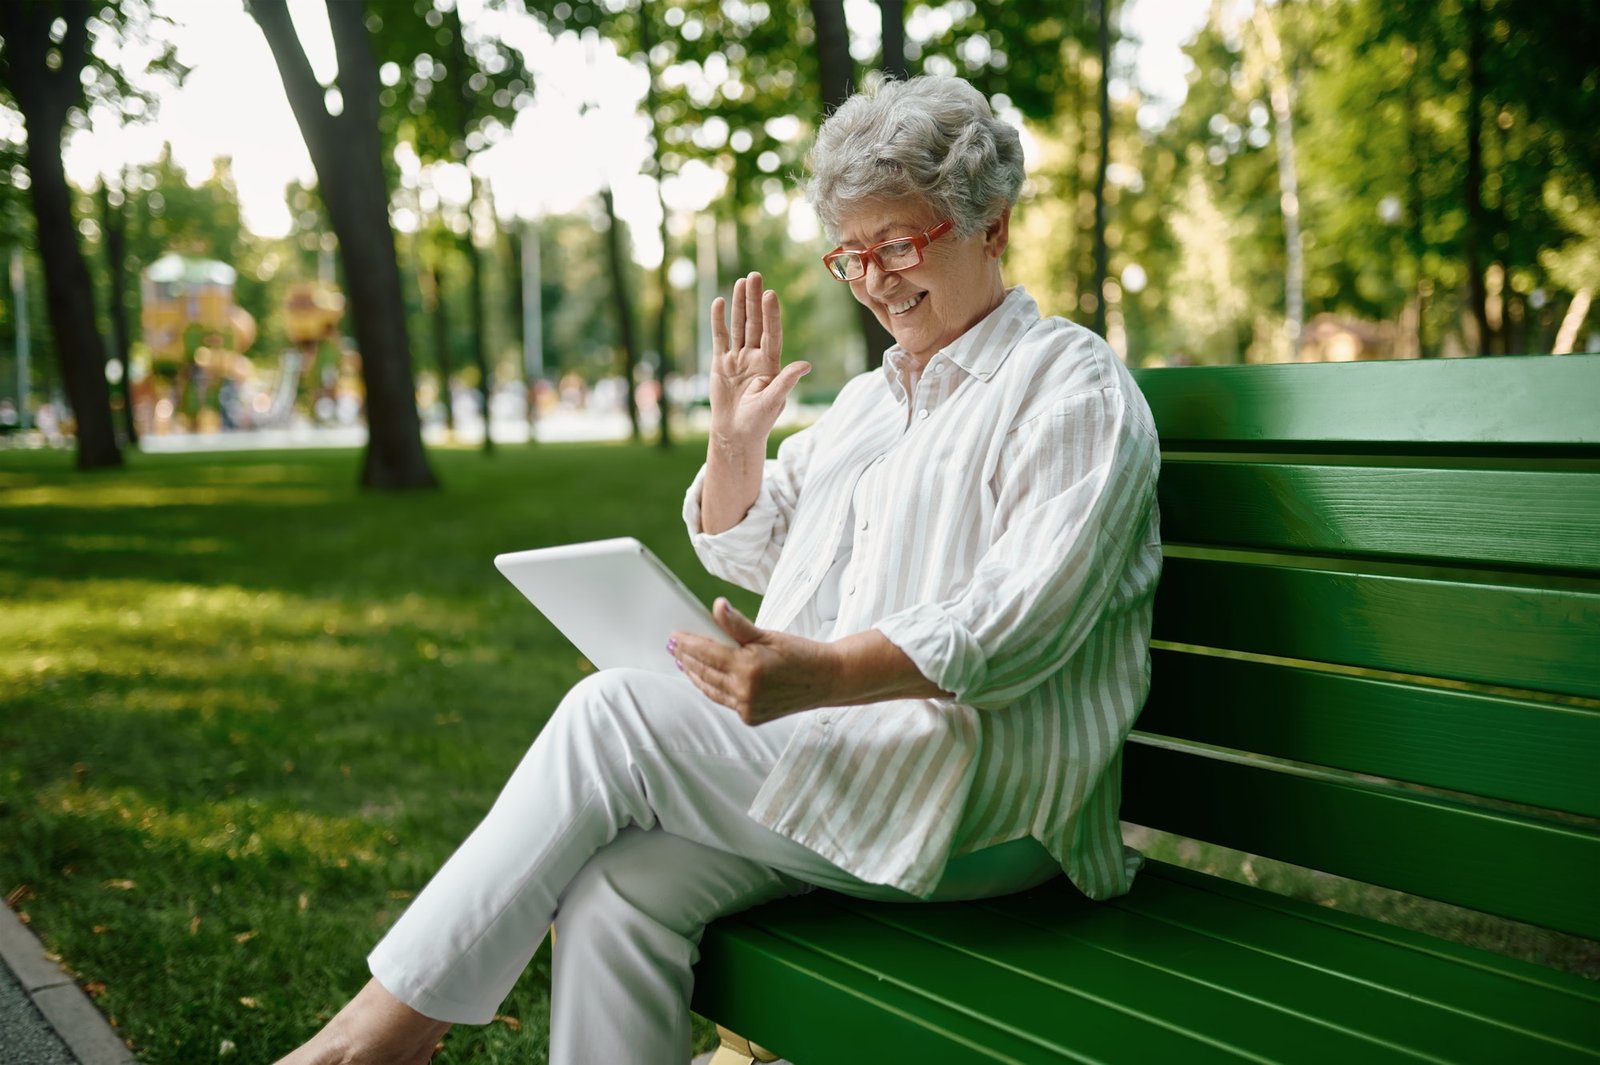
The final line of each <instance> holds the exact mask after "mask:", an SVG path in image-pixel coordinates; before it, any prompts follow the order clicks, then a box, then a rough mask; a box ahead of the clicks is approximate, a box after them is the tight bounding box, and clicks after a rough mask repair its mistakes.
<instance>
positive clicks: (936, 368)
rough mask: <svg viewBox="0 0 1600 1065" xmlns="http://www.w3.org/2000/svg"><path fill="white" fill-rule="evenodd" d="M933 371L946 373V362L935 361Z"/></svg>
mask: <svg viewBox="0 0 1600 1065" xmlns="http://www.w3.org/2000/svg"><path fill="white" fill-rule="evenodd" d="M933 372H934V373H944V363H942V362H936V363H934V364H933Z"/></svg>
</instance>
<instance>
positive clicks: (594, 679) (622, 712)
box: [550, 669, 676, 736]
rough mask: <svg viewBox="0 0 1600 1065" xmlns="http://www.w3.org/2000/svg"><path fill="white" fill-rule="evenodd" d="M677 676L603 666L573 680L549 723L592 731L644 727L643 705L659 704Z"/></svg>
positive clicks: (602, 732) (614, 731) (610, 732)
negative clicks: (574, 682)
mask: <svg viewBox="0 0 1600 1065" xmlns="http://www.w3.org/2000/svg"><path fill="white" fill-rule="evenodd" d="M674 680H676V678H672V677H667V676H665V675H663V674H660V673H651V672H650V671H648V670H643V669H606V670H601V671H600V672H598V673H591V674H589V675H588V676H587V677H585V678H583V679H582V680H580V681H579V682H578V683H577V684H574V685H573V686H572V688H571V689H569V690H568V692H567V694H566V697H565V698H563V699H562V700H561V704H560V705H559V706H557V707H556V712H555V714H554V715H553V716H552V717H551V719H550V720H551V724H553V725H557V726H558V727H560V728H565V729H573V730H577V731H582V732H587V733H590V734H593V735H604V736H615V735H617V734H618V733H623V734H627V735H632V734H634V733H636V732H637V731H638V729H639V728H641V727H645V728H647V727H648V725H649V721H648V715H646V714H645V713H644V710H645V708H647V707H649V706H651V705H652V704H657V705H659V704H661V703H663V702H664V701H665V700H666V698H667V697H669V695H670V693H669V692H667V691H666V690H665V686H666V685H670V684H671V683H672V682H673V681H674Z"/></svg>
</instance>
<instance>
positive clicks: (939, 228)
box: [822, 218, 955, 281]
mask: <svg viewBox="0 0 1600 1065" xmlns="http://www.w3.org/2000/svg"><path fill="white" fill-rule="evenodd" d="M954 227H955V221H954V220H952V219H948V218H947V219H945V220H944V221H943V222H940V223H939V224H938V225H936V226H934V227H933V228H931V229H928V230H926V231H924V232H922V233H918V234H917V235H916V236H912V237H894V238H893V239H891V240H884V241H879V242H878V243H877V244H874V245H872V246H871V247H870V248H862V249H861V250H859V251H853V250H847V249H845V248H835V249H833V250H832V251H830V252H829V253H828V254H826V255H824V256H823V257H822V262H823V265H825V266H826V267H827V268H828V273H830V274H832V275H833V277H834V280H836V281H858V280H860V279H861V278H863V277H866V276H867V262H868V260H870V261H872V262H875V263H877V264H878V269H879V270H882V271H883V272H884V273H888V274H897V273H899V272H900V271H902V270H909V269H911V268H912V267H913V266H920V265H921V264H922V249H923V248H926V247H927V246H928V245H929V244H932V243H933V242H934V241H936V240H938V239H939V238H940V237H942V236H944V235H945V234H946V233H948V232H950V230H951V229H953V228H954Z"/></svg>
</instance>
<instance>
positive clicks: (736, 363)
mask: <svg viewBox="0 0 1600 1065" xmlns="http://www.w3.org/2000/svg"><path fill="white" fill-rule="evenodd" d="M727 310H728V306H727V303H726V301H724V300H723V299H722V297H721V296H718V297H717V298H716V299H714V300H712V301H711V432H712V435H713V436H714V437H721V438H722V439H723V440H724V441H725V442H726V443H728V444H729V445H730V446H733V447H736V448H740V449H748V448H751V447H755V448H758V449H759V450H760V451H761V452H763V453H764V452H765V451H766V444H767V435H768V434H769V433H771V432H772V426H773V425H774V424H775V423H776V422H777V420H778V415H779V414H781V413H783V404H784V401H785V400H786V399H787V398H788V396H789V393H790V392H791V391H793V390H794V386H795V384H796V383H797V382H799V380H800V378H802V377H804V376H805V375H806V374H808V373H810V372H811V364H810V363H807V362H794V363H790V364H789V365H788V366H781V365H780V362H779V358H780V356H781V355H782V354H783V312H782V310H781V308H780V307H779V306H778V294H777V293H776V292H774V291H772V290H771V289H766V290H763V289H762V287H761V275H760V274H759V273H752V274H750V275H749V276H748V277H742V278H740V279H739V280H738V281H735V282H734V283H733V326H732V329H731V331H730V329H729V326H728V321H727Z"/></svg>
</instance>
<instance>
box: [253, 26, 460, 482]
mask: <svg viewBox="0 0 1600 1065" xmlns="http://www.w3.org/2000/svg"><path fill="white" fill-rule="evenodd" d="M249 10H250V14H251V15H252V16H254V18H255V20H256V22H257V24H258V25H260V27H261V32H262V34H263V36H265V37H266V39H267V44H268V45H269V46H270V47H271V49H272V56H273V59H274V60H275V61H276V63H277V66H278V72H279V74H280V75H281V76H282V78H283V84H284V90H285V92H286V93H287V94H288V97H289V104H290V106H291V107H292V108H293V110H294V114H295V120H296V121H297V122H298V123H299V125H300V132H301V134H302V135H303V136H304V137H305V141H306V148H307V149H308V150H309V152H310V154H311V162H312V164H313V165H314V166H315V167H316V171H317V187H318V190H319V191H320V192H321V194H322V199H323V203H324V204H326V205H327V208H328V220H329V222H330V223H331V224H332V226H333V231H334V235H335V236H337V237H338V238H339V254H340V257H341V258H342V259H343V261H344V274H345V281H346V283H347V284H348V285H349V287H350V293H349V295H350V319H351V324H352V327H353V328H354V330H355V337H356V343H357V345H359V347H360V349H361V377H362V380H363V382H364V383H365V385H366V393H367V404H366V405H367V410H366V415H367V434H368V439H367V450H366V455H365V456H364V459H363V462H362V469H361V484H362V485H363V486H364V487H367V488H396V489H398V488H433V487H437V485H438V481H437V479H436V478H435V477H434V475H433V470H432V469H430V468H429V466H428V459H427V454H426V453H425V452H424V451H423V447H422V421H421V419H420V418H419V417H418V416H417V400H416V384H415V381H414V379H413V377H412V373H411V345H410V341H409V339H408V338H407V336H406V319H405V300H404V298H403V297H402V295H401V291H400V268H399V265H398V262H397V260H396V257H395V248H394V234H393V232H392V231H391V230H390V228H389V188H388V183H387V181H386V180H385V178H384V173H383V161H382V141H381V138H380V136H379V133H378V72H377V67H376V64H375V63H374V61H373V58H372V48H371V44H370V42H369V41H368V39H367V29H366V25H365V21H364V20H365V18H366V6H365V4H363V3H359V2H344V3H333V2H331V0H330V2H329V3H328V22H329V25H330V26H331V28H332V30H333V40H334V48H335V51H336V52H337V54H338V62H339V92H340V96H341V97H342V99H343V103H344V109H343V111H342V113H340V114H339V115H330V114H329V113H328V111H327V109H326V107H325V106H324V104H323V98H324V93H323V88H322V86H321V85H320V84H318V83H317V79H316V77H315V75H314V74H313V73H312V71H311V64H310V63H309V61H307V59H306V55H305V52H304V50H303V49H302V48H301V47H300V41H299V38H298V37H296V36H295V31H294V24H293V23H292V22H291V21H290V19H289V12H288V8H287V6H286V4H285V0H249Z"/></svg>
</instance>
